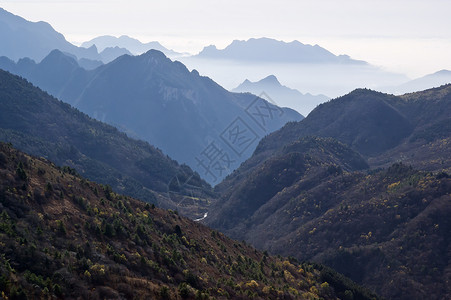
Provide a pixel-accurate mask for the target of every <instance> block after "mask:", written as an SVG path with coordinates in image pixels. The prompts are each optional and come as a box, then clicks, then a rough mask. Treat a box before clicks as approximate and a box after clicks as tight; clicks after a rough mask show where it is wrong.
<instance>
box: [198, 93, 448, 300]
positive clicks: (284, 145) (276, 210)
mask: <svg viewBox="0 0 451 300" xmlns="http://www.w3.org/2000/svg"><path fill="white" fill-rule="evenodd" d="M450 89H451V87H450V86H449V85H448V86H443V87H441V88H437V89H431V90H427V91H423V92H418V93H413V94H407V95H404V96H401V97H395V96H390V95H385V94H381V93H376V92H373V91H368V90H357V91H355V92H353V93H351V94H349V95H346V96H344V97H341V98H338V99H335V100H331V101H330V102H328V103H325V104H322V105H321V106H319V107H318V108H317V109H315V110H314V111H313V112H312V113H311V114H310V115H309V116H308V117H307V118H306V119H304V120H303V121H301V122H298V123H290V124H287V125H286V126H285V127H283V128H282V129H281V130H279V131H277V132H275V133H273V134H271V135H269V136H268V137H266V138H265V139H263V140H262V141H261V143H260V144H259V146H258V147H257V150H256V151H255V153H254V155H253V156H252V157H251V158H250V159H249V160H247V161H246V162H245V163H243V164H242V165H241V167H240V168H239V169H238V170H236V171H235V172H234V173H232V174H231V175H230V176H228V177H227V178H226V179H225V180H224V181H223V182H222V183H221V184H220V185H218V186H217V187H216V190H217V191H218V192H219V193H220V194H221V199H220V201H218V202H217V203H216V204H215V205H214V209H213V208H212V210H213V211H212V212H211V213H209V215H208V217H207V218H206V219H205V221H206V222H207V224H210V225H212V226H213V227H215V228H218V229H220V230H223V231H224V232H226V233H228V234H230V235H231V236H233V237H236V238H240V239H244V240H246V241H249V242H251V243H252V244H253V245H255V246H256V247H258V248H260V249H266V250H269V251H270V252H272V253H278V254H283V255H292V256H295V257H297V258H298V259H313V260H315V261H318V262H323V263H326V264H328V265H329V266H332V267H334V268H336V269H337V270H339V271H340V272H343V273H345V274H347V275H349V276H351V278H354V279H355V280H357V281H359V282H360V283H364V284H365V285H368V286H370V287H372V288H373V289H375V290H376V291H378V292H379V293H380V294H382V295H383V296H386V297H387V298H391V299H423V298H430V299H443V298H447V297H449V295H450V290H449V284H448V282H449V279H450V274H451V273H450V266H449V257H450V253H449V234H448V233H449V230H450V226H451V223H450V222H449V214H450V213H451V211H450V209H451V208H450V203H451V198H450V192H451V179H450V176H449V173H447V172H449V170H450V167H451V162H450V158H449V157H450V154H451V153H450V147H449V143H450V138H451V136H450V135H451V130H450V127H449V126H448V123H450V116H451V111H450V106H451V105H450V104H451V97H450V95H451V93H450V92H451V91H450ZM313 134H317V135H323V136H329V137H328V138H324V137H312V136H309V135H313ZM334 138H335V139H339V140H341V141H342V142H346V143H348V145H349V146H350V148H353V150H351V149H350V148H349V147H348V146H346V145H344V144H342V143H340V142H337V141H336V140H335V139H334ZM356 150H358V151H361V153H362V154H364V155H362V156H360V155H359V154H358V151H356ZM362 157H363V158H368V160H369V162H370V165H372V166H373V167H380V166H382V167H388V169H382V170H371V171H364V172H363V171H362V169H365V168H367V167H368V165H367V164H366V163H365V161H364V159H363V158H362ZM396 161H404V162H405V163H409V164H410V163H411V164H413V165H414V166H416V167H418V168H421V169H423V170H428V171H434V173H430V172H425V171H417V170H415V169H414V168H412V167H409V166H406V165H404V164H400V163H395V162H396ZM393 163H395V164H393ZM359 170H360V171H359ZM400 282H402V284H399V283H400Z"/></svg>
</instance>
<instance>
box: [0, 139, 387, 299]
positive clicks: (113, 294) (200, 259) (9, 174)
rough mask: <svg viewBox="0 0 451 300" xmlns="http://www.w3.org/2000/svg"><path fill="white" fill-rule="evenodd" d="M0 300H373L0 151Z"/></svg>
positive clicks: (349, 285) (329, 276)
mask: <svg viewBox="0 0 451 300" xmlns="http://www.w3.org/2000/svg"><path fill="white" fill-rule="evenodd" d="M0 167H1V172H2V176H1V177H0V207H1V215H0V237H1V241H2V243H1V244H0V249H1V253H2V255H1V257H0V288H1V291H2V298H8V299H36V298H60V299H61V298H64V299H72V298H80V297H81V298H85V299H89V298H91V299H92V298H98V299H100V298H101V299H131V298H141V299H156V298H158V299H187V298H188V299H194V298H197V299H209V298H211V297H215V298H216V297H217V298H229V297H230V298H236V299H240V298H259V299H263V298H268V297H269V298H274V297H283V298H284V299H298V298H300V297H302V298H305V297H321V298H323V299H336V298H338V297H340V298H342V297H344V296H346V295H353V296H354V295H355V297H357V298H358V299H377V298H378V297H377V296H376V295H375V294H374V293H371V292H369V291H368V290H366V289H364V288H362V287H360V286H358V285H356V284H355V283H353V282H351V281H350V280H349V279H346V278H344V277H343V276H341V275H339V274H337V273H335V272H334V271H332V270H331V269H328V268H325V267H322V266H316V265H312V264H308V263H304V264H299V263H298V262H296V261H293V260H292V261H290V260H288V259H284V258H282V257H280V258H277V257H273V256H269V255H267V253H262V252H260V251H257V250H255V249H253V248H252V247H250V246H248V245H246V244H244V243H240V242H235V241H233V240H231V239H229V238H227V237H225V236H224V235H223V234H221V233H218V232H217V231H213V230H211V229H208V228H207V227H205V226H202V225H200V224H199V223H195V222H193V221H191V220H189V219H186V218H183V217H180V216H179V215H178V214H177V213H176V212H174V211H165V210H162V209H159V208H156V207H155V206H152V205H149V204H145V203H144V202H141V201H138V200H136V199H133V198H130V197H127V196H123V195H120V194H116V193H113V192H111V190H109V189H108V188H106V187H105V186H103V185H99V184H96V183H94V182H90V181H88V180H86V179H84V178H82V177H80V176H77V175H74V174H71V173H70V172H67V169H64V168H63V169H61V168H59V167H56V166H55V165H54V164H52V163H50V162H49V161H47V160H45V159H43V158H37V157H33V156H29V155H26V154H24V153H22V152H19V151H17V150H15V149H14V148H12V147H11V146H10V145H6V144H4V143H0Z"/></svg>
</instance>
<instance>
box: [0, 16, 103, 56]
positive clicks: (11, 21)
mask: <svg viewBox="0 0 451 300" xmlns="http://www.w3.org/2000/svg"><path fill="white" fill-rule="evenodd" d="M0 40H1V41H2V44H1V46H0V56H7V57H9V58H10V59H12V60H15V61H17V60H18V59H20V58H23V57H29V58H31V59H33V60H36V61H41V60H42V59H43V58H44V57H45V56H46V55H48V54H49V53H50V51H52V50H53V49H59V50H61V51H63V52H68V53H71V54H73V55H76V56H77V57H78V58H88V59H94V60H98V59H99V58H100V57H99V55H98V53H97V49H96V48H95V47H90V48H81V47H77V46H74V45H72V44H71V43H69V42H68V41H66V39H65V38H64V36H63V35H62V34H60V33H58V32H56V31H55V30H54V29H53V28H52V26H50V25H49V24H48V23H45V22H42V21H41V22H30V21H27V20H25V19H23V18H21V17H19V16H16V15H14V14H11V13H9V12H7V11H6V10H4V9H2V8H0Z"/></svg>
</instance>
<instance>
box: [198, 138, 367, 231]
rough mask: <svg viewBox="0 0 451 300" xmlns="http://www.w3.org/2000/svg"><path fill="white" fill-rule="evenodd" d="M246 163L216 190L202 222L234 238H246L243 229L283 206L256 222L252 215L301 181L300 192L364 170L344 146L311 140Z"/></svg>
mask: <svg viewBox="0 0 451 300" xmlns="http://www.w3.org/2000/svg"><path fill="white" fill-rule="evenodd" d="M246 164H247V162H246V163H245V164H243V165H242V167H241V168H240V169H238V170H236V171H235V172H234V173H232V174H231V175H230V176H229V177H228V178H226V179H225V180H224V181H223V182H222V183H221V184H219V185H218V186H217V187H216V191H217V192H219V193H221V199H219V200H218V202H217V203H216V204H215V205H214V206H213V207H212V208H211V209H210V212H209V216H208V218H207V219H206V222H207V224H209V225H211V226H212V227H215V228H219V229H221V230H222V231H224V232H226V233H228V234H230V235H231V236H233V237H234V238H237V239H243V238H244V237H245V236H246V233H247V231H248V230H249V228H247V226H255V225H256V224H259V223H260V222H263V220H264V219H265V218H267V217H268V216H269V215H270V214H272V213H276V212H277V210H278V209H280V208H282V207H283V206H284V202H283V201H282V202H277V203H273V205H272V206H271V208H270V209H267V212H266V213H265V214H264V215H262V216H258V217H257V219H258V220H257V219H255V218H254V216H255V213H256V212H258V211H259V210H260V209H262V208H263V207H265V206H268V205H269V204H268V203H270V202H271V201H272V199H273V198H274V197H276V195H278V194H279V193H281V192H283V191H285V188H288V187H290V186H293V185H295V184H297V183H298V182H299V181H303V182H304V184H303V185H302V189H306V188H308V187H310V186H312V185H313V186H314V185H316V184H317V183H318V182H320V181H322V180H325V179H327V178H328V177H330V176H335V174H336V173H341V172H343V170H348V171H354V170H360V169H365V168H368V165H367V164H366V162H365V161H364V160H363V159H362V157H361V156H360V155H359V154H357V153H356V152H354V151H352V150H350V149H349V148H348V147H346V146H345V145H344V144H342V143H339V142H337V141H336V140H333V139H324V138H315V137H306V138H303V139H301V140H299V141H297V142H295V143H292V144H290V145H288V146H286V147H284V148H283V149H282V150H281V151H279V152H278V153H277V154H276V155H274V156H272V157H271V158H270V159H268V160H266V161H265V162H264V163H262V164H260V165H257V166H255V167H251V166H249V165H246ZM247 167H248V168H247ZM285 200H288V199H285ZM243 226H245V228H243ZM282 230H285V229H282ZM287 232H288V231H287Z"/></svg>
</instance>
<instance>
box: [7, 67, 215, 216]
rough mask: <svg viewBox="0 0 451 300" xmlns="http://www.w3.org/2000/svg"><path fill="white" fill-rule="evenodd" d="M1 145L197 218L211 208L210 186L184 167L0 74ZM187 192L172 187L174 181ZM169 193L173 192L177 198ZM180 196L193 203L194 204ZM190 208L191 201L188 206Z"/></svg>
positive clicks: (112, 128) (17, 78) (143, 144)
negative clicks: (65, 167) (186, 198)
mask: <svg viewBox="0 0 451 300" xmlns="http://www.w3.org/2000/svg"><path fill="white" fill-rule="evenodd" d="M0 78H1V80H0V108H1V109H0V140H1V141H3V142H10V143H13V144H14V146H15V147H17V148H19V149H21V150H23V151H26V152H28V153H31V154H33V155H37V156H40V157H45V158H47V159H50V160H51V161H53V162H55V163H57V164H58V165H60V166H67V167H70V168H72V169H74V170H75V171H76V172H77V173H79V174H82V175H83V176H85V177H86V178H88V179H90V180H95V181H97V182H99V183H102V184H108V185H110V186H111V187H112V188H113V190H114V191H117V192H121V193H124V194H126V195H129V196H134V197H138V198H139V199H141V200H143V201H146V202H150V203H155V204H157V205H159V206H160V207H164V208H172V209H178V210H179V211H180V212H181V213H183V214H185V215H187V216H190V217H192V218H198V217H200V216H202V215H203V214H204V213H205V211H206V209H207V207H208V203H209V202H211V200H209V199H211V198H212V193H211V188H210V186H209V185H208V184H207V183H206V182H205V181H203V180H201V179H200V176H199V174H196V173H194V172H193V171H192V170H191V169H190V168H189V167H188V166H186V165H179V164H178V163H177V162H176V161H174V160H172V159H170V158H168V157H167V156H166V155H164V154H163V153H162V152H161V150H159V149H156V148H155V147H153V146H151V145H149V144H148V143H145V142H142V141H138V140H134V139H131V138H129V137H127V136H126V135H125V134H124V133H121V132H119V131H118V130H117V129H116V128H114V127H112V126H109V125H106V124H104V123H101V122H98V121H95V120H94V119H92V118H90V117H88V116H87V115H85V114H83V113H81V112H79V111H78V110H76V109H74V108H72V107H70V106H69V105H68V104H65V103H63V102H61V101H59V100H57V99H55V98H53V97H51V96H49V95H48V94H46V93H45V92H43V91H41V90H39V89H38V88H36V87H34V86H32V85H31V84H30V83H28V82H26V81H25V80H24V79H21V78H19V77H17V76H14V75H12V74H10V73H8V72H5V71H2V70H0ZM177 180H179V181H182V183H184V184H185V183H186V185H188V184H189V186H190V189H189V190H185V188H184V187H185V186H186V185H184V186H182V185H181V186H180V187H178V188H177V190H175V189H174V188H172V187H171V185H173V184H174V181H177ZM171 191H177V193H178V194H177V195H174V194H173V193H172V194H170V193H169V192H171ZM184 195H188V196H193V195H195V196H196V197H197V200H196V201H194V202H195V203H188V202H187V201H185V202H184V203H183V204H182V205H180V202H181V201H180V197H183V196H184ZM191 202H193V200H191Z"/></svg>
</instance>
